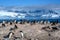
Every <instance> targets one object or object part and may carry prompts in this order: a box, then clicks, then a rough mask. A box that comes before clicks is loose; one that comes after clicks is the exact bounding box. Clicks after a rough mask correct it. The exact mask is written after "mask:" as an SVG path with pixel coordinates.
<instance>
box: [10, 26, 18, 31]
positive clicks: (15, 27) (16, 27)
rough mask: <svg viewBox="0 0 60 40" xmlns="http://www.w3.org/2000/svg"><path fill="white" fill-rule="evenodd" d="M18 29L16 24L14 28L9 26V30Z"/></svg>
mask: <svg viewBox="0 0 60 40" xmlns="http://www.w3.org/2000/svg"><path fill="white" fill-rule="evenodd" d="M16 29H18V27H17V25H15V26H14V28H10V31H12V30H14V31H15V30H16Z"/></svg>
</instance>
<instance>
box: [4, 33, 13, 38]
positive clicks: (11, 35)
mask: <svg viewBox="0 0 60 40" xmlns="http://www.w3.org/2000/svg"><path fill="white" fill-rule="evenodd" d="M13 35H14V33H13V32H9V33H8V35H6V36H4V38H9V39H10V38H12V37H13Z"/></svg>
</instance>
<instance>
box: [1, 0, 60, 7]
mask: <svg viewBox="0 0 60 40" xmlns="http://www.w3.org/2000/svg"><path fill="white" fill-rule="evenodd" d="M48 4H60V0H0V6H42V5H48Z"/></svg>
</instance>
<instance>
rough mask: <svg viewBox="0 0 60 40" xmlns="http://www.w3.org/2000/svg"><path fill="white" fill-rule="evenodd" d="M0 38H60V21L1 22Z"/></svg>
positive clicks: (36, 39) (48, 39)
mask: <svg viewBox="0 0 60 40" xmlns="http://www.w3.org/2000/svg"><path fill="white" fill-rule="evenodd" d="M4 24H5V25H4ZM15 26H17V27H15ZM10 32H12V33H13V34H12V35H9V33H10ZM21 33H22V34H21ZM7 35H9V36H7ZM0 40H60V23H58V24H55V25H54V24H53V25H52V24H51V23H50V24H41V23H35V24H30V23H25V24H20V23H17V24H16V23H11V24H10V23H8V24H7V23H3V24H2V23H0Z"/></svg>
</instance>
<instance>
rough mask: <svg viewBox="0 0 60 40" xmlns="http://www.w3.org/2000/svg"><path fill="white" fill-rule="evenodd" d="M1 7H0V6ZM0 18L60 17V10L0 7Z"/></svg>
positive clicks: (35, 18) (36, 18) (38, 18)
mask: <svg viewBox="0 0 60 40" xmlns="http://www.w3.org/2000/svg"><path fill="white" fill-rule="evenodd" d="M0 8H1V7H0ZM0 19H27V20H30V19H34V20H40V19H60V12H59V11H57V10H54V9H46V8H39V7H38V8H37V7H36V8H19V7H18V8H16V7H6V8H3V9H2V8H1V9H0Z"/></svg>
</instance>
